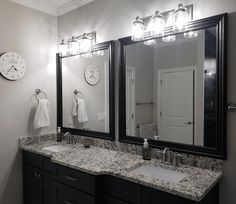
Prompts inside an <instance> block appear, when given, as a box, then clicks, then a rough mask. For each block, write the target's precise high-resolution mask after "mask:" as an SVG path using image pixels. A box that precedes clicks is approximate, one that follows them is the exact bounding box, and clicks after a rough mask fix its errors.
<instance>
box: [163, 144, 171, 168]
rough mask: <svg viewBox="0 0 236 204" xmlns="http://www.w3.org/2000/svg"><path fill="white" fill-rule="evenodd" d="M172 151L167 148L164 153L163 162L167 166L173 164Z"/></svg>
mask: <svg viewBox="0 0 236 204" xmlns="http://www.w3.org/2000/svg"><path fill="white" fill-rule="evenodd" d="M171 154H172V153H171V151H170V149H169V148H168V147H166V148H165V149H164V151H163V155H162V162H163V163H166V164H170V163H171Z"/></svg>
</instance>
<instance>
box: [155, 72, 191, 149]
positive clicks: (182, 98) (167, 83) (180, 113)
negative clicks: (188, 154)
mask: <svg viewBox="0 0 236 204" xmlns="http://www.w3.org/2000/svg"><path fill="white" fill-rule="evenodd" d="M158 76H159V77H158V93H159V97H158V99H157V100H158V104H159V111H158V115H159V117H158V118H159V120H158V121H159V125H158V126H159V136H160V138H161V139H162V140H165V141H171V142H177V143H185V144H193V132H194V121H193V114H194V113H193V110H194V107H193V106H194V84H193V83H194V71H193V70H186V69H185V68H183V69H181V68H178V69H177V68H176V69H170V70H162V71H158Z"/></svg>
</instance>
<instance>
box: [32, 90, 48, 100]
mask: <svg viewBox="0 0 236 204" xmlns="http://www.w3.org/2000/svg"><path fill="white" fill-rule="evenodd" d="M40 93H42V94H43V95H44V97H45V98H46V99H47V98H48V97H47V94H46V93H45V92H44V91H41V89H36V90H35V99H36V100H37V101H38V102H39V98H38V96H39V94H40Z"/></svg>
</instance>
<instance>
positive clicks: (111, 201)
mask: <svg viewBox="0 0 236 204" xmlns="http://www.w3.org/2000/svg"><path fill="white" fill-rule="evenodd" d="M103 204H130V203H127V202H125V201H122V200H119V199H117V198H114V197H112V196H109V195H104V198H103Z"/></svg>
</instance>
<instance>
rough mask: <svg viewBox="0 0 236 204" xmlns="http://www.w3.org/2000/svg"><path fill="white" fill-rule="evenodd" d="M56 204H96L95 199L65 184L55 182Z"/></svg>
mask: <svg viewBox="0 0 236 204" xmlns="http://www.w3.org/2000/svg"><path fill="white" fill-rule="evenodd" d="M54 187H55V189H54V190H55V192H54V195H55V196H56V198H55V204H95V198H94V197H93V196H91V195H89V194H87V193H84V192H82V191H79V190H76V189H74V188H72V187H69V186H67V185H65V184H62V183H59V182H56V181H55V182H54Z"/></svg>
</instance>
